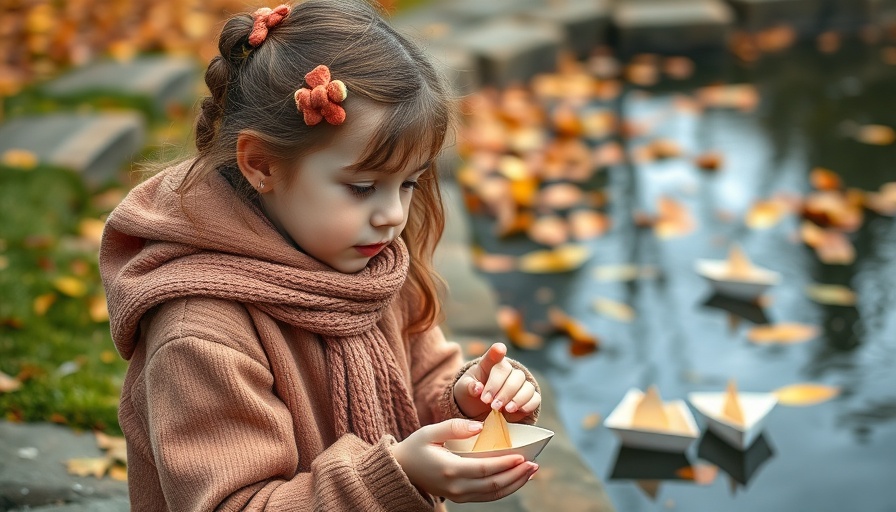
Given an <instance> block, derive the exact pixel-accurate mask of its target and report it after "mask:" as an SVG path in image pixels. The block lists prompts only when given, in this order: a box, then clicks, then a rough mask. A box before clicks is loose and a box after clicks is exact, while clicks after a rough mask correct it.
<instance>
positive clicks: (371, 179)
mask: <svg viewBox="0 0 896 512" xmlns="http://www.w3.org/2000/svg"><path fill="white" fill-rule="evenodd" d="M386 108H387V107H384V106H380V105H373V104H372V103H370V102H365V103H364V108H363V109H353V111H351V112H350V113H349V118H348V119H347V120H346V122H345V123H344V124H342V125H341V126H340V127H339V128H338V129H336V130H334V131H335V132H336V135H335V137H334V140H333V142H332V143H331V144H330V145H329V146H327V147H325V148H323V149H320V150H317V151H314V152H312V153H310V154H308V155H305V156H303V157H301V158H299V159H297V160H295V161H293V162H292V163H291V164H289V165H288V166H287V167H286V168H278V169H275V171H274V173H273V177H272V181H273V183H272V184H273V185H274V186H273V187H272V190H271V191H270V192H268V193H266V194H262V196H261V197H262V201H263V205H264V208H265V211H266V213H267V215H268V216H269V218H270V219H271V221H272V222H273V223H274V225H275V226H276V227H277V229H278V230H279V231H280V233H282V234H283V235H284V236H286V237H288V238H290V239H292V241H293V242H295V244H296V245H297V246H298V247H299V248H300V249H301V250H302V251H303V252H305V253H306V254H308V255H310V256H313V257H314V258H316V259H317V260H319V261H321V262H323V263H326V264H327V265H329V266H331V267H333V268H334V269H336V270H338V271H339V272H343V273H347V274H348V273H354V272H358V271H360V270H362V269H364V267H366V266H367V263H368V262H369V261H370V259H371V258H373V257H374V256H376V254H377V253H379V252H380V251H381V250H382V249H383V248H384V247H386V246H387V245H389V244H390V243H392V241H393V240H395V239H396V238H398V236H399V235H400V234H401V232H402V230H403V229H404V226H405V224H406V223H407V220H408V211H409V209H410V205H411V198H412V196H413V195H414V187H415V184H416V181H417V180H418V179H419V178H420V176H421V175H422V174H423V173H424V172H426V170H427V169H428V167H429V163H428V162H426V161H424V160H423V159H422V158H419V159H411V162H410V164H409V165H408V166H407V167H406V168H404V169H401V170H399V171H398V172H394V173H392V172H384V171H383V170H382V169H360V170H354V169H351V166H352V165H353V164H355V163H356V162H358V161H359V160H360V159H361V157H362V156H363V155H362V153H363V152H364V150H365V149H366V148H367V144H368V142H369V141H370V140H371V138H372V136H373V134H374V133H375V131H376V130H377V128H378V126H379V125H380V120H381V119H382V118H383V116H384V114H385V112H386ZM287 172H288V173H294V175H293V177H292V181H291V182H289V184H288V185H287V181H285V180H283V177H282V174H283V173H287ZM278 174H281V176H278Z"/></svg>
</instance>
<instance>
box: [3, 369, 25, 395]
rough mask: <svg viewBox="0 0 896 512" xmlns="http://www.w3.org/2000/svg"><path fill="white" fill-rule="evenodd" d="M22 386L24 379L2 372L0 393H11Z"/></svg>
mask: <svg viewBox="0 0 896 512" xmlns="http://www.w3.org/2000/svg"><path fill="white" fill-rule="evenodd" d="M20 387H22V381H20V380H19V379H14V378H12V377H10V376H9V375H7V374H5V373H3V372H0V393H9V392H10V391H15V390H17V389H19V388H20Z"/></svg>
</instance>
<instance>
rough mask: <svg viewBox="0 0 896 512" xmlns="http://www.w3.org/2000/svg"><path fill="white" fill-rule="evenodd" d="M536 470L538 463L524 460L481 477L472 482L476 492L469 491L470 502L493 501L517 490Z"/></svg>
mask: <svg viewBox="0 0 896 512" xmlns="http://www.w3.org/2000/svg"><path fill="white" fill-rule="evenodd" d="M536 471H538V464H535V463H534V462H526V463H524V464H520V465H519V466H517V467H515V468H513V469H510V470H508V471H505V472H503V473H501V474H499V475H495V476H494V477H491V478H483V479H481V480H480V481H478V482H476V483H475V484H474V486H475V488H476V489H477V491H476V492H472V493H469V494H468V495H467V499H468V500H469V501H471V502H481V501H495V500H498V499H501V498H503V497H505V496H509V495H511V494H513V493H514V492H516V491H518V490H519V489H520V488H521V487H522V486H524V485H526V482H528V481H529V479H530V478H532V475H534V474H535V472H536Z"/></svg>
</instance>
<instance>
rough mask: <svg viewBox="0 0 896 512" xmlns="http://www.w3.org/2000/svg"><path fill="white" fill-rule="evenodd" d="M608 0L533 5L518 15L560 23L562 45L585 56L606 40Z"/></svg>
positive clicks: (580, 0)
mask: <svg viewBox="0 0 896 512" xmlns="http://www.w3.org/2000/svg"><path fill="white" fill-rule="evenodd" d="M610 7H611V6H610V1H609V0H565V1H558V2H551V3H550V4H548V5H539V6H533V7H531V8H528V9H525V10H523V11H522V12H521V13H520V14H519V16H520V17H521V18H525V19H533V20H541V21H549V22H552V23H556V24H557V25H559V26H561V27H563V30H564V32H565V34H566V46H567V47H569V48H570V49H571V50H572V51H573V52H574V53H575V55H576V56H577V57H579V58H584V57H587V56H588V55H589V54H590V53H591V51H592V50H593V49H594V48H595V47H597V46H598V45H601V44H605V43H607V42H608V41H607V36H608V34H607V29H608V27H609V24H610Z"/></svg>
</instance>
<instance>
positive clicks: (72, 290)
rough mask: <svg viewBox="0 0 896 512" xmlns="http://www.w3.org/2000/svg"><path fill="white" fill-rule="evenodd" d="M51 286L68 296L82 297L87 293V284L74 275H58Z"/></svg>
mask: <svg viewBox="0 0 896 512" xmlns="http://www.w3.org/2000/svg"><path fill="white" fill-rule="evenodd" d="M53 286H55V287H56V289H57V290H59V291H60V292H62V293H64V294H65V295H68V296H69V297H83V296H84V295H86V294H87V284H86V283H84V281H83V280H81V279H78V278H76V277H71V276H63V277H59V278H57V279H56V280H55V281H53Z"/></svg>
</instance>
